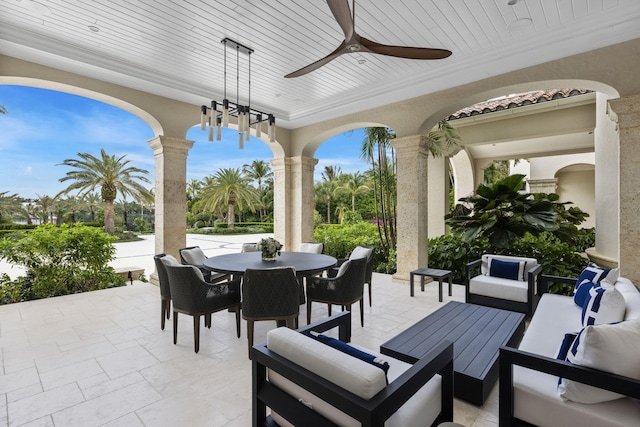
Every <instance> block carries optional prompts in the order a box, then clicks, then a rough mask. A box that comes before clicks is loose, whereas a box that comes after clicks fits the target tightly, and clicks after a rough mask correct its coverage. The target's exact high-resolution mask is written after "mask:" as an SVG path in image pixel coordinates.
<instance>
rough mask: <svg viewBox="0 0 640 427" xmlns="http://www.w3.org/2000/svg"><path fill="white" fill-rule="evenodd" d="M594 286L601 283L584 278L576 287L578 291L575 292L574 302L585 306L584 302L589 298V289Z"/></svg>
mask: <svg viewBox="0 0 640 427" xmlns="http://www.w3.org/2000/svg"><path fill="white" fill-rule="evenodd" d="M594 286H600V284H598V283H593V282H592V281H590V280H589V279H584V280H583V281H582V282H581V283H580V284H579V285H578V287H577V288H576V293H575V294H573V302H575V303H576V304H577V305H579V306H580V307H584V302H585V301H586V300H587V299H588V298H589V291H590V290H591V288H593V287H594Z"/></svg>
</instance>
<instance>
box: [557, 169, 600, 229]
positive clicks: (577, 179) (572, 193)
mask: <svg viewBox="0 0 640 427" xmlns="http://www.w3.org/2000/svg"><path fill="white" fill-rule="evenodd" d="M556 177H557V178H558V189H557V193H558V195H559V196H560V201H561V202H572V203H573V204H572V205H568V207H572V206H575V207H578V208H580V209H582V210H583V211H585V212H586V213H588V214H589V217H588V218H587V219H586V220H585V222H583V223H582V224H580V227H581V228H591V227H595V226H596V203H595V171H594V170H579V171H572V170H568V171H560V172H559V173H558V174H557V175H556Z"/></svg>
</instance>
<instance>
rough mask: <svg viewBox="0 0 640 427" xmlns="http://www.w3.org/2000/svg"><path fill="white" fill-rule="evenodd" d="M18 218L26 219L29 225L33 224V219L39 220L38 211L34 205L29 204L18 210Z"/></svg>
mask: <svg viewBox="0 0 640 427" xmlns="http://www.w3.org/2000/svg"><path fill="white" fill-rule="evenodd" d="M18 218H21V219H24V220H25V221H26V222H27V224H29V225H31V224H33V219H34V218H38V209H37V207H36V205H34V204H33V203H27V204H25V205H24V207H22V208H20V209H19V210H18Z"/></svg>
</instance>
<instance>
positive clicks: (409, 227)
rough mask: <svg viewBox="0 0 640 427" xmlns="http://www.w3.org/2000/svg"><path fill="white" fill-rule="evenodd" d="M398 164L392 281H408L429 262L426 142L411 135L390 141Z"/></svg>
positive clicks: (419, 136)
mask: <svg viewBox="0 0 640 427" xmlns="http://www.w3.org/2000/svg"><path fill="white" fill-rule="evenodd" d="M391 144H392V145H393V147H394V148H395V150H396V161H397V169H398V172H397V191H398V211H397V233H398V235H397V247H396V250H397V257H398V269H397V271H396V274H395V275H394V276H393V278H394V279H399V280H409V273H410V272H411V271H412V270H415V269H416V268H419V267H426V266H427V261H428V259H427V258H428V256H427V254H428V252H427V251H428V248H427V245H428V240H427V238H428V236H427V231H428V225H429V221H428V217H427V205H428V185H429V182H428V163H429V138H427V137H426V136H424V135H413V136H407V137H404V138H396V139H393V140H391Z"/></svg>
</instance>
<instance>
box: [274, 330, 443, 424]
mask: <svg viewBox="0 0 640 427" xmlns="http://www.w3.org/2000/svg"><path fill="white" fill-rule="evenodd" d="M267 346H268V347H269V349H270V350H272V351H274V352H276V353H278V354H280V355H281V356H283V357H286V358H287V359H289V360H291V361H292V362H294V363H296V364H298V365H300V366H303V367H305V368H306V369H309V370H310V371H312V372H314V373H316V374H318V375H320V376H322V377H324V378H326V379H328V380H329V381H331V382H334V383H336V382H335V381H334V380H333V379H330V378H328V377H326V376H325V375H323V374H321V373H320V372H321V371H322V372H326V371H328V372H334V371H335V375H332V378H335V377H343V378H341V379H342V380H345V379H346V378H345V376H346V377H349V378H348V381H352V382H354V383H358V382H360V381H365V382H369V380H368V379H366V377H367V376H368V374H367V375H364V374H365V373H364V372H363V371H362V370H361V369H360V366H362V364H364V365H367V370H368V369H369V368H371V369H373V370H375V371H378V373H381V374H382V375H383V377H384V373H383V371H382V370H381V369H379V368H376V367H374V366H372V365H369V364H368V363H366V362H363V361H361V360H358V359H355V358H353V357H351V356H349V355H347V354H344V353H342V352H340V351H338V350H335V349H333V348H331V347H328V346H326V345H324V344H322V343H320V342H316V341H314V340H313V339H311V338H309V337H306V336H304V335H303V334H300V333H298V332H295V331H292V330H290V329H287V328H278V329H275V330H272V331H270V332H269V333H268V334H267ZM318 346H323V347H325V348H324V349H323V348H322V347H318ZM354 347H356V348H360V349H361V350H363V351H366V352H368V353H371V354H374V355H378V356H380V357H382V358H384V359H385V360H386V361H387V362H388V363H389V365H390V367H389V372H388V374H387V376H388V379H389V382H390V383H391V382H393V381H394V380H395V379H396V378H398V377H399V376H400V375H402V374H403V373H404V372H405V371H406V370H407V369H409V368H410V367H411V365H409V364H408V363H405V362H402V361H400V360H397V359H394V358H391V357H388V356H382V355H380V354H379V353H376V352H372V351H371V350H369V349H366V348H363V347H359V346H355V345H354ZM277 349H279V350H280V351H283V352H285V353H287V354H289V355H292V356H293V357H294V358H295V359H297V360H298V361H294V360H292V359H290V358H289V357H288V356H286V355H284V354H282V353H281V352H280V351H278V350H277ZM318 351H319V352H321V353H322V355H323V357H320V358H316V357H315V355H316V354H317V353H316V352H318ZM309 354H312V356H311V357H307V356H308V355H309ZM350 359H353V360H350ZM354 361H355V362H358V363H355V362H354ZM345 364H346V365H348V367H350V368H351V369H352V370H349V368H347V367H346V366H343V365H345ZM316 369H319V370H320V371H318V370H316ZM354 369H355V370H354ZM345 372H346V373H345ZM268 375H269V381H271V382H272V384H274V385H276V386H278V387H279V388H280V389H282V390H284V391H286V392H287V393H289V394H290V395H292V396H294V397H296V398H297V399H302V401H303V402H305V403H306V404H307V405H308V406H309V405H310V406H311V407H312V409H313V410H315V411H317V412H318V413H320V414H322V415H324V416H325V417H327V418H328V419H330V420H331V421H333V422H334V423H336V424H338V425H342V426H359V425H360V424H359V423H357V422H356V420H354V419H353V418H352V417H350V416H349V415H347V414H345V413H343V412H341V411H337V410H336V409H335V408H334V407H333V406H331V405H329V404H328V403H326V402H324V401H323V400H321V399H319V398H318V397H317V396H315V395H313V394H311V393H309V392H308V391H306V390H304V389H303V388H301V387H299V386H298V385H296V384H294V383H292V382H291V381H289V380H287V379H286V378H284V377H282V376H281V375H280V374H278V373H276V372H273V371H269V374H268ZM363 375H364V377H362V376H363ZM360 377H362V378H360ZM383 381H384V380H383ZM336 384H337V383H336ZM338 385H339V384H338ZM352 385H353V384H352ZM384 386H385V385H384V384H383V387H382V388H384ZM341 387H342V386H341ZM349 387H350V388H351V387H352V386H351V385H350V386H349ZM343 388H346V387H343ZM350 388H347V390H349V391H351V389H350ZM359 388H360V387H359V386H357V385H356V386H355V387H354V388H353V389H354V390H356V389H359ZM382 388H380V390H382ZM440 388H441V378H440V376H439V375H436V376H435V377H434V378H432V379H431V380H430V381H429V382H428V383H427V384H425V385H424V386H423V387H422V388H421V389H420V390H419V391H418V392H417V393H416V394H415V395H414V396H413V397H412V398H411V399H409V400H408V401H407V402H406V403H405V404H404V405H403V406H402V407H401V408H400V409H399V410H398V411H397V412H396V413H395V414H394V415H393V416H392V417H391V418H389V420H387V422H386V423H385V426H388V427H391V426H398V427H400V426H402V427H405V426H406V427H419V426H424V425H430V424H431V423H432V422H433V421H434V420H435V418H436V417H437V416H438V414H439V413H440V408H441V393H440ZM366 389H367V394H370V392H371V391H373V389H372V388H370V387H366ZM374 395H375V394H374ZM371 397H373V395H372V396H371ZM271 415H272V417H273V418H274V420H275V421H276V422H277V423H278V424H279V425H281V426H291V424H290V423H288V422H287V421H286V420H284V419H283V418H282V417H281V416H280V415H279V414H277V413H274V412H272V413H271Z"/></svg>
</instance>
